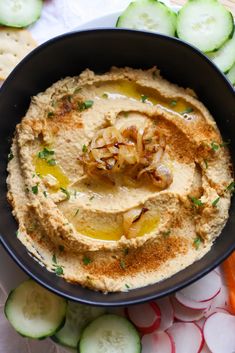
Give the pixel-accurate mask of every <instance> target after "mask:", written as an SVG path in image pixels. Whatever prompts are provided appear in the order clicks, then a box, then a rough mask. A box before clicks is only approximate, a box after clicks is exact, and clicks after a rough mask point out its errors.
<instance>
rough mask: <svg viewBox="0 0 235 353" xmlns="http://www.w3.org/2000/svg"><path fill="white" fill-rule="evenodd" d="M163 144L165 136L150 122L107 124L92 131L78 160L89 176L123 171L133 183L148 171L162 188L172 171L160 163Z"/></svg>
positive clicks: (170, 178)
mask: <svg viewBox="0 0 235 353" xmlns="http://www.w3.org/2000/svg"><path fill="white" fill-rule="evenodd" d="M165 147H166V139H165V136H164V135H163V134H161V133H160V132H159V131H158V129H157V127H154V126H153V125H148V126H145V125H143V126H138V127H137V126H135V125H130V124H129V125H126V124H125V125H124V126H122V127H121V129H117V128H116V127H115V126H109V127H107V128H104V129H101V130H99V131H98V132H97V133H96V134H95V135H94V137H93V138H92V140H91V142H90V144H89V146H88V147H87V151H86V152H85V153H83V154H82V155H81V156H80V157H79V160H80V161H82V163H83V165H84V170H85V172H86V173H87V174H88V175H89V176H91V177H92V175H94V176H97V175H102V176H104V175H105V176H106V177H110V178H111V175H114V174H115V173H119V172H123V174H124V175H125V178H124V179H128V184H131V185H135V184H137V183H139V179H140V178H141V177H142V176H144V175H147V176H148V177H149V178H150V180H151V181H152V182H153V184H154V185H156V186H157V187H158V188H160V189H165V188H167V187H168V186H169V185H170V184H171V183H172V175H171V171H170V169H169V168H168V167H167V166H166V165H164V164H163V163H162V159H163V155H164V151H165ZM111 179H112V181H113V180H114V178H113V177H112V178H111Z"/></svg>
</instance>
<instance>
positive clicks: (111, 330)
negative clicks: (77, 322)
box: [79, 314, 141, 353]
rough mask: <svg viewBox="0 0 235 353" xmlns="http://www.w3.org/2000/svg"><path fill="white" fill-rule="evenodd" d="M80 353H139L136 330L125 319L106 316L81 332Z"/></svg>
mask: <svg viewBox="0 0 235 353" xmlns="http://www.w3.org/2000/svg"><path fill="white" fill-rule="evenodd" d="M79 349H80V350H79V352H80V353H111V352H112V353H123V352H125V353H140V352H141V342H140V336H139V334H138V332H137V330H136V328H135V327H134V326H133V325H132V324H131V323H130V321H128V320H127V319H126V318H124V317H122V316H118V315H112V314H106V315H103V316H100V317H99V318H98V319H96V320H94V321H92V322H91V323H90V324H89V325H88V326H87V327H86V328H85V330H84V331H83V333H82V336H81V340H80V342H79Z"/></svg>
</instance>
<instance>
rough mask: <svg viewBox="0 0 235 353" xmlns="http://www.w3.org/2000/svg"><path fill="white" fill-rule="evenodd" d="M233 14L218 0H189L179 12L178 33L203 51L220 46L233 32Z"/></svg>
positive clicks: (181, 37) (212, 49)
mask: <svg viewBox="0 0 235 353" xmlns="http://www.w3.org/2000/svg"><path fill="white" fill-rule="evenodd" d="M233 28H234V24H233V16H232V14H231V13H230V12H229V11H228V10H227V9H226V8H225V7H224V6H223V5H222V4H220V3H219V2H218V1H217V0H188V2H187V3H186V4H185V5H184V6H183V7H182V9H181V10H180V11H179V13H178V20H177V30H176V31H177V35H178V37H179V38H180V39H183V40H185V41H186V42H189V43H191V44H193V45H195V46H196V47H197V48H198V49H200V50H202V51H203V52H210V51H214V50H217V49H218V48H220V47H221V46H222V45H223V44H224V43H225V42H226V41H227V40H228V39H229V38H231V36H232V34H233Z"/></svg>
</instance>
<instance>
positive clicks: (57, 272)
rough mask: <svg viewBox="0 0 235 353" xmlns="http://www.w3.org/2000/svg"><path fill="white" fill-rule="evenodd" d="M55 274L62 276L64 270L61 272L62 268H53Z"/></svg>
mask: <svg viewBox="0 0 235 353" xmlns="http://www.w3.org/2000/svg"><path fill="white" fill-rule="evenodd" d="M55 274H56V275H57V276H61V275H63V274H64V270H63V268H62V266H56V268H55Z"/></svg>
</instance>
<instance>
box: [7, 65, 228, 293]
mask: <svg viewBox="0 0 235 353" xmlns="http://www.w3.org/2000/svg"><path fill="white" fill-rule="evenodd" d="M8 171H9V175H8V179H7V183H8V188H9V192H8V198H9V201H10V203H11V204H12V207H13V214H14V216H15V217H16V218H17V220H18V222H19V232H18V237H19V239H20V240H21V242H22V243H23V244H24V245H25V246H26V247H27V249H28V251H29V252H30V253H32V254H33V255H34V257H36V258H37V259H38V261H39V262H40V263H41V264H43V265H45V266H46V267H47V268H48V270H50V271H55V272H56V274H58V275H62V276H63V277H64V278H65V279H66V280H67V281H70V282H75V283H79V284H81V285H83V286H87V287H89V288H92V289H95V290H101V291H103V292H112V291H125V290H130V289H133V288H137V287H143V286H146V285H148V284H152V283H156V282H158V281H160V280H163V279H165V278H167V277H169V276H172V275H173V274H174V273H177V272H178V271H180V270H182V269H184V268H185V267H187V266H189V265H190V264H192V263H193V262H195V261H196V260H198V259H199V258H201V257H202V256H204V255H205V254H206V253H207V252H208V251H209V250H210V248H211V246H212V244H213V241H214V240H215V239H216V237H217V236H218V235H219V234H220V232H221V230H222V228H223V227H224V225H225V223H226V221H227V218H228V210H229V206H230V199H231V195H230V191H229V188H228V186H229V185H230V184H231V183H232V166H231V162H230V156H229V151H228V149H227V147H226V146H225V144H224V143H223V141H222V138H221V135H220V133H219V131H218V128H217V126H216V123H215V121H214V120H213V118H212V116H211V115H210V113H209V112H208V110H207V109H206V108H205V106H204V105H203V104H202V103H201V102H200V101H199V100H198V99H197V98H196V96H195V94H194V92H192V91H191V90H190V89H183V88H180V87H178V86H176V85H174V84H171V83H169V82H168V81H166V80H164V79H163V78H162V77H161V76H160V74H159V72H158V71H157V70H156V68H152V69H150V70H146V71H144V70H134V69H131V68H123V69H119V68H112V69H111V71H110V72H108V73H105V74H102V75H96V74H94V73H93V72H92V71H90V70H88V69H87V70H85V71H84V72H82V73H81V74H80V76H78V77H67V78H65V79H62V80H60V81H59V82H57V83H55V84H54V85H53V86H52V87H50V88H48V89H47V90H46V91H45V92H43V93H40V94H38V95H37V96H35V97H33V99H32V102H31V105H30V107H29V110H28V112H27V114H26V115H25V117H24V118H23V119H22V121H21V123H20V124H18V125H17V127H16V133H15V137H14V139H13V144H12V150H11V160H10V162H9V165H8Z"/></svg>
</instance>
